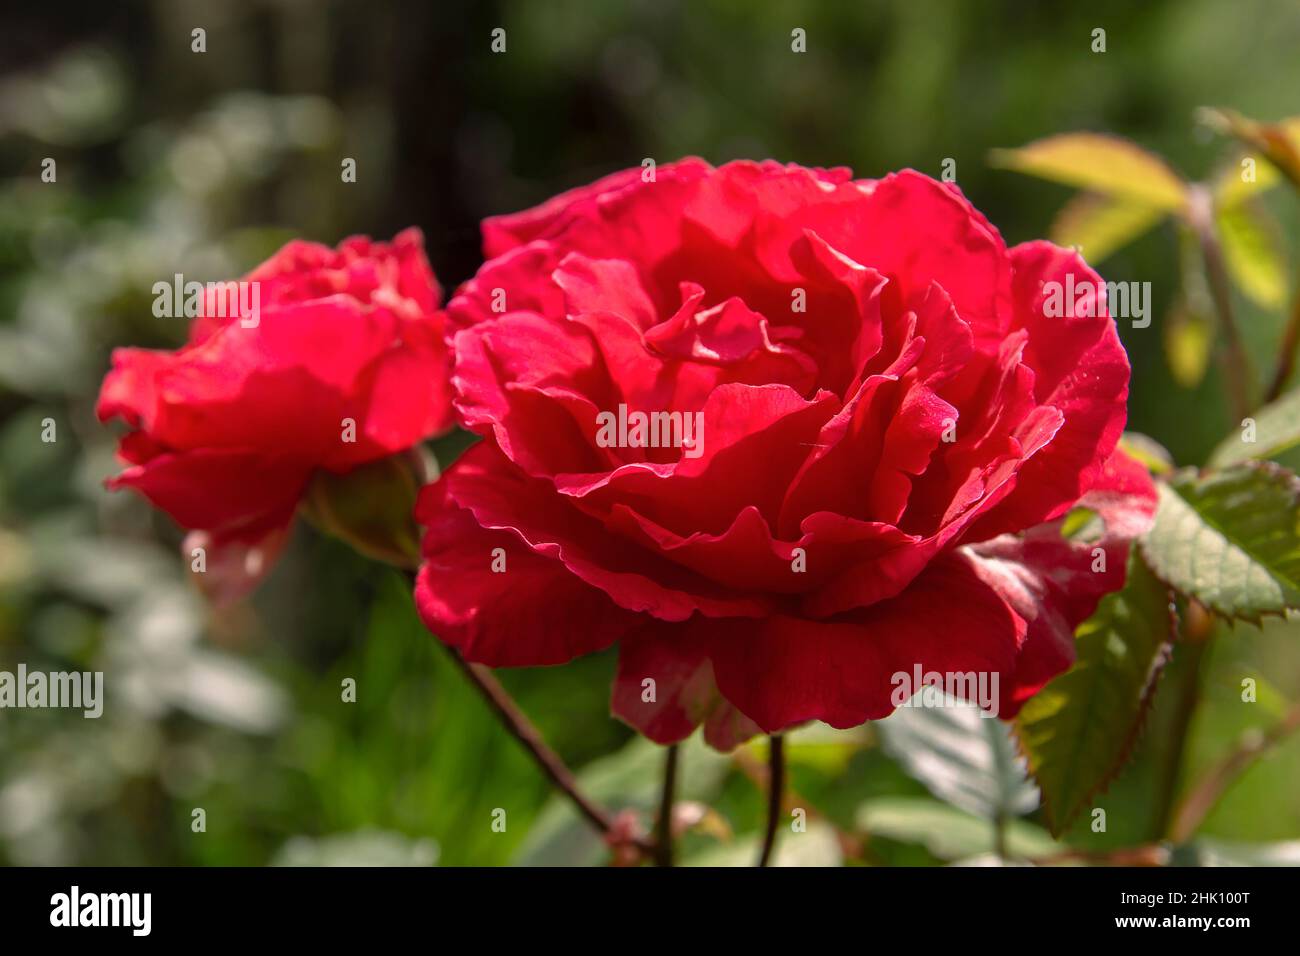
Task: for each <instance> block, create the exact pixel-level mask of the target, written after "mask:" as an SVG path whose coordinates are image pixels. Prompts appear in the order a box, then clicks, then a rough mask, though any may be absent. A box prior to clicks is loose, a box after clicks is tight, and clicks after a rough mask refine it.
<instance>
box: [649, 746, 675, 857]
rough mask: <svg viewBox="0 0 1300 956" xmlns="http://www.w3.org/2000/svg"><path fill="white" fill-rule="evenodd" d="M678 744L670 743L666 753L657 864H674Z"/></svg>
mask: <svg viewBox="0 0 1300 956" xmlns="http://www.w3.org/2000/svg"><path fill="white" fill-rule="evenodd" d="M680 756H681V755H680V752H679V748H678V745H677V744H669V745H668V752H667V753H666V754H665V755H664V790H663V796H662V797H660V800H659V823H658V827H657V829H656V831H655V865H656V866H672V865H673V791H674V790H676V789H677V761H678V759H679V757H680Z"/></svg>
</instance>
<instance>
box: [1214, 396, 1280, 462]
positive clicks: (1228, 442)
mask: <svg viewBox="0 0 1300 956" xmlns="http://www.w3.org/2000/svg"><path fill="white" fill-rule="evenodd" d="M1246 421H1248V422H1249V421H1253V422H1254V423H1255V428H1254V432H1253V434H1252V433H1251V432H1250V431H1249V430H1248V428H1247V426H1244V425H1243V426H1242V428H1241V430H1240V431H1238V432H1237V433H1236V434H1232V435H1229V436H1228V437H1227V438H1225V439H1224V440H1223V441H1221V442H1220V443H1219V445H1218V447H1216V448H1215V449H1214V451H1213V452H1212V453H1211V454H1210V461H1209V464H1210V466H1211V467H1213V468H1226V467H1227V466H1229V465H1236V464H1240V463H1241V462H1243V461H1249V460H1251V459H1268V458H1277V457H1278V456H1279V455H1284V454H1286V453H1287V452H1290V451H1293V450H1295V449H1296V448H1300V389H1297V390H1295V391H1292V392H1287V393H1286V394H1285V395H1283V396H1282V397H1281V398H1279V399H1277V401H1275V402H1272V403H1271V404H1269V405H1265V406H1264V407H1263V408H1261V409H1260V410H1259V411H1257V412H1255V414H1254V415H1253V416H1252V418H1250V419H1246ZM1247 437H1253V438H1254V441H1246V438H1247Z"/></svg>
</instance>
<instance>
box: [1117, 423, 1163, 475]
mask: <svg viewBox="0 0 1300 956" xmlns="http://www.w3.org/2000/svg"><path fill="white" fill-rule="evenodd" d="M1119 447H1120V448H1121V449H1122V450H1123V451H1124V452H1125V454H1127V455H1128V456H1129V457H1130V458H1133V459H1136V460H1137V461H1138V463H1140V464H1142V465H1145V466H1146V469H1147V471H1149V472H1151V473H1152V474H1153V475H1167V474H1169V473H1170V472H1171V471H1173V470H1174V456H1173V455H1171V454H1169V450H1168V449H1167V448H1165V446H1164V445H1162V444H1160V443H1159V442H1158V441H1156V440H1155V439H1154V438H1152V437H1151V436H1149V435H1144V434H1142V433H1141V432H1124V434H1122V435H1120V436H1119Z"/></svg>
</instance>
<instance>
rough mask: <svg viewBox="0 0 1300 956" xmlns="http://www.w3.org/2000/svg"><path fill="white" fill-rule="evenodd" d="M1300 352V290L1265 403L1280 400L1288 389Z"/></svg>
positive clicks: (1292, 307) (1283, 336)
mask: <svg viewBox="0 0 1300 956" xmlns="http://www.w3.org/2000/svg"><path fill="white" fill-rule="evenodd" d="M1297 350H1300V290H1298V291H1297V292H1296V295H1295V298H1294V299H1293V300H1292V301H1291V318H1290V319H1289V320H1288V321H1287V324H1286V331H1285V332H1283V333H1282V344H1281V346H1280V347H1279V350H1278V355H1277V369H1276V370H1275V371H1274V372H1273V381H1272V382H1271V383H1269V386H1268V392H1267V394H1265V395H1264V401H1265V402H1271V401H1273V400H1274V399H1276V398H1278V397H1279V396H1280V395H1281V394H1282V391H1283V389H1285V388H1286V383H1287V379H1289V378H1290V377H1291V372H1292V370H1293V369H1294V368H1295V358H1296V351H1297Z"/></svg>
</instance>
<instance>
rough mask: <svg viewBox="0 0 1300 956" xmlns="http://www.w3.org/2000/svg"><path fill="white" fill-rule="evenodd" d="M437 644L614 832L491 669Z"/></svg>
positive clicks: (545, 769) (545, 765)
mask: <svg viewBox="0 0 1300 956" xmlns="http://www.w3.org/2000/svg"><path fill="white" fill-rule="evenodd" d="M414 578H415V575H414V574H413V573H408V574H407V579H408V580H409V581H411V582H412V584H413V583H414ZM437 643H438V644H439V645H441V646H442V647H443V648H445V649H446V651H447V655H448V656H449V657H450V658H451V660H452V662H453V663H454V664H455V665H456V666H457V667H458V668H459V669H460V672H461V673H462V674H464V675H465V677H466V678H467V679H468V680H469V682H470V683H471V684H473V685H474V687H475V688H477V689H478V692H479V693H480V694H481V695H482V696H483V699H484V700H485V701H487V703H488V706H489V707H491V708H492V710H493V711H494V712H495V713H496V715H497V717H498V718H499V719H500V721H501V724H502V726H504V727H505V729H506V731H507V732H509V734H510V735H511V736H512V737H514V738H515V740H517V741H519V744H520V746H522V747H523V748H524V749H525V750H526V751H528V754H529V756H531V757H532V758H533V761H534V762H535V763H536V764H537V765H538V767H540V768H541V770H542V773H544V774H545V775H546V776H547V778H548V779H549V780H550V781H551V783H552V784H554V785H555V787H556V788H557V789H558V790H559V791H560V792H561V793H563V794H564V795H565V796H566V797H568V798H569V801H570V802H571V803H572V804H573V805H574V807H575V808H576V809H577V811H578V812H579V813H580V814H581V815H582V816H583V817H584V818H585V819H586V820H587V822H589V823H590V824H591V825H592V826H593V827H595V828H596V829H597V830H598V831H600V833H601V835H602V836H608V835H609V834H610V833H612V832H614V829H615V820H614V816H613V815H612V814H611V813H610V812H609V811H608V810H606V809H605V808H604V807H602V806H600V804H598V803H596V802H595V801H594V800H592V799H591V798H590V797H588V796H587V795H586V794H585V793H583V792H582V789H581V787H580V786H579V785H578V781H577V779H576V778H575V777H574V776H573V771H571V770H570V769H569V768H568V766H566V765H565V763H564V761H563V760H562V759H561V758H560V755H559V754H557V753H556V752H555V751H554V750H552V749H551V748H550V747H549V746H548V745H547V743H546V741H545V740H544V739H543V738H542V735H541V732H540V731H539V730H538V729H537V728H536V727H535V726H534V725H533V722H532V721H531V720H529V719H528V717H527V715H525V714H524V712H523V711H522V710H520V709H519V705H518V704H516V703H515V701H514V698H513V697H511V696H510V692H509V691H508V690H506V689H505V688H504V687H502V686H501V682H500V681H498V680H497V679H496V677H495V676H493V674H492V672H491V671H490V670H488V669H487V668H486V667H484V666H483V665H482V664H471V663H470V662H469V661H467V660H465V658H463V657H462V656H461V655H460V652H459V651H458V650H456V648H454V647H452V646H451V645H449V644H444V643H443V642H442V641H438V642H437ZM633 842H634V844H635V846H636V848H637V849H638V850H639V851H640V852H641V854H642V855H643V856H648V855H652V854H653V853H654V852H655V848H654V845H653V844H652V843H651V842H650V841H648V840H643V839H637V840H634V841H633Z"/></svg>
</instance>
